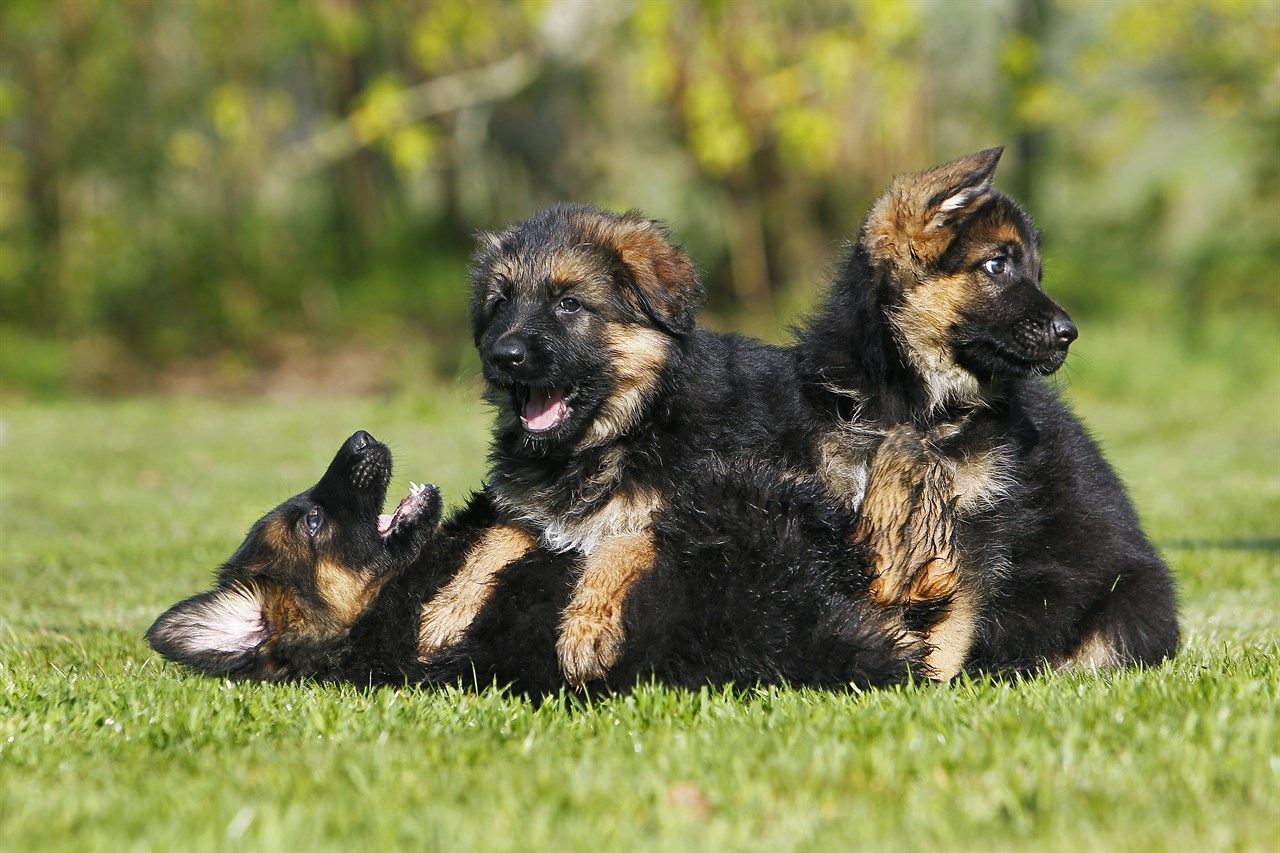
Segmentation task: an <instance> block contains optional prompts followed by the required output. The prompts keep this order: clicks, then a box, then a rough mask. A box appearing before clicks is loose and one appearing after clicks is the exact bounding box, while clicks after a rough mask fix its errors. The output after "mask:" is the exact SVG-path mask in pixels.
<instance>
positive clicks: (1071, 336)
mask: <svg viewBox="0 0 1280 853" xmlns="http://www.w3.org/2000/svg"><path fill="white" fill-rule="evenodd" d="M1049 336H1050V337H1051V338H1052V339H1053V343H1054V345H1055V346H1059V347H1062V348H1063V349H1066V348H1067V347H1069V346H1071V342H1072V341H1074V340H1075V339H1076V338H1077V337H1079V336H1080V333H1079V332H1078V331H1076V324H1075V323H1073V322H1071V318H1070V317H1068V316H1067V315H1066V314H1063V313H1059V314H1058V316H1056V317H1054V318H1053V323H1052V325H1051V326H1050V328H1049Z"/></svg>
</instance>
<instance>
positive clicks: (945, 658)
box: [924, 586, 978, 681]
mask: <svg viewBox="0 0 1280 853" xmlns="http://www.w3.org/2000/svg"><path fill="white" fill-rule="evenodd" d="M977 630H978V602H977V601H976V600H975V596H974V594H973V592H972V590H970V589H969V588H968V587H965V586H957V587H955V588H954V589H953V591H952V594H951V604H950V605H949V607H948V609H947V615H946V616H945V617H944V618H943V620H942V621H941V622H939V623H938V624H937V625H936V626H935V627H934V629H933V630H932V631H930V632H929V646H930V650H929V653H928V654H927V655H925V658H924V663H925V666H927V667H928V668H929V673H930V675H932V677H933V678H934V679H935V680H937V681H950V680H951V679H953V678H955V677H956V676H957V675H959V674H960V671H961V670H962V669H964V662H965V661H966V660H968V658H969V650H970V649H971V648H972V647H973V635H974V634H975V633H976V632H977Z"/></svg>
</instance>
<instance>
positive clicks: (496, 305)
mask: <svg viewBox="0 0 1280 853" xmlns="http://www.w3.org/2000/svg"><path fill="white" fill-rule="evenodd" d="M510 301H511V300H510V299H508V298H507V297H505V296H499V297H498V298H497V299H495V300H493V310H494V313H497V312H498V311H501V310H502V309H503V308H506V307H507V303H508V302H510Z"/></svg>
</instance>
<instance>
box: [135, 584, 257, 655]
mask: <svg viewBox="0 0 1280 853" xmlns="http://www.w3.org/2000/svg"><path fill="white" fill-rule="evenodd" d="M270 636H271V624H270V622H268V620H267V613H266V607H265V602H264V600H263V595H262V592H261V590H259V589H258V587H256V586H253V585H249V584H239V583H235V584H227V585H223V586H220V587H218V588H217V589H213V590H210V591H209V592H204V593H201V594H200V595H197V596H194V597H192V598H188V599H187V600H186V601H183V602H180V603H178V604H175V605H174V606H173V607H171V608H169V610H168V611H166V612H165V613H164V615H163V616H161V617H160V618H159V619H157V620H156V621H155V624H154V625H152V626H151V628H150V630H148V631H147V642H149V643H150V644H151V647H152V648H153V649H155V650H156V651H157V652H159V653H160V654H162V655H164V656H165V657H166V658H168V659H169V660H172V661H177V662H178V663H181V664H185V665H186V666H189V667H191V668H192V669H195V670H198V671H200V672H203V673H206V674H208V675H224V674H226V673H228V672H233V671H235V670H238V669H242V668H243V667H244V666H245V665H246V664H248V663H249V662H250V661H251V660H252V658H253V656H254V654H255V653H256V652H257V651H258V649H259V648H260V647H261V646H262V644H263V643H264V642H266V640H267V638H269V637H270Z"/></svg>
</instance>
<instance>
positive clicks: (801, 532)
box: [148, 438, 923, 696]
mask: <svg viewBox="0 0 1280 853" xmlns="http://www.w3.org/2000/svg"><path fill="white" fill-rule="evenodd" d="M353 441H355V439H354V438H353ZM350 446H351V442H348V444H347V445H344V448H343V449H342V450H341V451H339V454H338V457H337V459H335V462H334V465H333V466H331V469H330V473H329V474H326V477H325V479H324V480H322V484H323V488H320V487H317V488H316V489H312V490H309V491H308V492H304V493H303V494H302V495H299V496H298V497H296V498H291V499H290V500H289V501H286V502H285V503H284V504H283V505H281V507H279V508H277V509H276V510H273V511H272V512H271V513H269V514H268V515H267V516H266V518H264V519H263V521H262V522H260V523H259V524H257V525H255V526H254V528H253V530H252V531H251V532H250V534H249V537H248V538H247V539H246V541H245V543H244V545H242V546H241V548H240V549H239V550H238V551H237V555H239V554H243V553H246V552H253V553H255V554H264V553H265V554H268V556H269V559H268V560H267V563H266V564H261V563H258V562H257V561H255V562H254V563H253V565H254V566H259V565H269V564H272V563H274V562H276V561H278V558H279V556H280V555H279V552H280V551H281V548H280V545H281V542H280V540H279V538H278V537H268V536H267V535H266V533H265V531H266V526H267V523H268V522H269V521H270V520H271V519H273V518H277V517H279V516H280V515H281V514H285V515H288V516H290V517H292V515H293V514H294V511H295V508H298V507H305V508H306V509H307V510H308V511H309V510H310V509H312V508H315V507H319V508H320V510H321V511H322V512H323V513H324V514H325V516H326V518H338V517H349V518H352V519H355V518H359V519H361V520H362V524H354V523H352V524H346V523H344V524H342V525H332V526H331V527H330V531H331V539H330V540H329V541H328V543H327V545H326V548H324V549H321V550H307V549H302V550H299V551H298V552H297V556H295V557H294V558H292V559H290V561H289V562H290V565H291V568H290V571H289V573H288V574H287V575H282V576H280V577H278V578H273V579H272V583H273V584H275V585H276V587H277V589H276V590H275V595H276V596H277V598H279V597H283V598H285V599H288V600H291V601H292V600H294V599H297V598H301V597H306V596H310V595H312V594H313V593H314V590H315V588H316V579H315V569H316V566H317V562H312V563H311V564H310V565H309V566H308V563H307V560H306V558H305V555H306V554H308V553H309V554H311V555H312V556H313V557H314V558H315V560H316V561H318V560H319V559H320V558H321V557H327V556H329V555H330V554H332V553H341V554H345V555H347V556H348V557H350V558H351V559H353V560H355V561H356V563H354V564H349V565H345V568H346V569H347V570H348V571H349V572H350V574H351V576H352V577H355V578H363V579H367V580H369V581H370V582H372V581H373V580H374V579H382V580H384V581H385V582H384V583H380V585H379V586H378V587H377V589H376V590H375V594H374V595H373V596H372V597H371V598H370V599H369V602H368V604H367V606H366V607H365V608H364V609H363V610H362V611H361V612H360V613H359V614H358V615H357V616H356V617H354V618H353V619H352V620H351V621H350V622H349V624H347V625H345V626H334V625H332V624H331V622H326V623H325V625H324V626H323V629H321V630H318V629H317V626H316V625H314V624H312V622H311V619H310V618H309V617H310V616H311V614H312V613H313V612H314V611H305V612H301V611H300V612H299V616H298V618H296V619H293V620H279V621H278V622H277V621H276V620H275V619H274V617H273V616H272V613H273V607H275V606H276V604H275V603H274V602H275V599H272V598H271V597H270V596H265V595H264V596H262V597H260V599H259V600H260V601H261V604H262V622H263V623H264V624H266V623H273V624H271V625H270V628H269V630H268V631H266V632H265V634H266V636H265V637H262V636H259V633H257V632H254V631H252V630H249V629H248V628H247V625H248V622H249V621H251V620H245V619H244V618H242V615H243V614H234V615H233V614H230V613H229V612H228V611H227V610H225V609H221V608H214V607H210V606H209V605H210V601H211V600H212V599H214V598H216V597H217V596H219V595H223V594H225V593H227V592H228V591H229V590H234V589H236V588H239V587H240V586H243V585H245V584H256V583H258V582H259V581H260V580H261V575H262V572H261V571H260V570H258V569H255V568H251V567H250V565H249V564H246V563H242V562H239V561H237V559H236V558H233V559H232V561H229V562H228V564H227V565H226V566H225V567H224V568H223V570H222V571H221V573H220V575H219V579H218V585H217V586H216V587H215V589H213V590H211V591H210V592H207V593H202V594H200V595H198V596H195V597H193V598H192V599H189V600H188V601H186V602H183V603H181V604H179V605H177V606H176V607H175V608H172V609H171V610H170V611H168V612H167V613H165V614H164V615H163V616H161V617H160V618H159V619H158V620H157V621H156V624H155V625H154V626H152V628H151V630H150V631H149V632H148V639H149V640H151V642H152V644H153V645H154V646H155V648H156V650H157V651H159V652H160V653H161V654H163V655H164V656H165V657H168V658H171V659H173V660H176V661H179V662H180V663H183V664H186V665H189V666H193V667H194V668H196V669H199V670H201V671H205V672H209V673H215V674H220V675H233V676H239V677H249V678H270V679H295V678H313V679H317V680H337V681H345V682H351V683H355V684H359V685H372V684H384V683H391V684H399V683H405V682H410V683H423V684H432V683H437V684H439V683H457V682H462V683H465V684H474V685H477V686H480V687H484V686H487V685H489V684H494V683H496V684H500V685H510V686H511V687H512V689H514V690H517V691H520V692H523V693H528V694H532V695H539V696H540V695H545V694H549V693H555V692H557V691H559V690H562V689H564V688H565V687H566V683H565V681H564V678H563V676H562V675H561V673H560V669H559V666H558V664H557V660H556V650H555V642H556V627H557V624H558V621H559V616H560V612H561V611H562V609H563V608H564V605H565V603H566V601H567V599H568V596H569V594H570V590H571V588H572V584H573V579H574V574H575V571H576V570H577V560H576V558H575V557H574V556H573V555H570V554H557V553H554V552H551V551H549V550H546V549H537V550H535V551H533V552H532V553H530V554H529V555H528V556H526V557H524V558H523V559H522V560H520V561H519V562H518V563H517V564H515V565H512V566H510V567H508V570H507V571H505V572H503V573H502V574H501V575H500V576H499V577H498V579H497V587H496V589H495V590H494V591H493V594H492V595H491V596H490V597H489V599H488V601H487V603H486V605H485V608H484V610H483V611H482V613H481V615H480V617H479V618H477V619H476V620H475V621H474V622H473V623H472V625H471V626H470V628H469V629H468V631H467V633H466V636H465V637H464V638H463V640H462V641H461V642H459V643H457V644H455V645H453V646H451V647H450V648H449V649H447V650H445V651H444V652H442V653H440V654H438V655H436V656H435V657H433V658H432V659H431V660H430V661H428V662H426V663H424V662H423V661H421V660H420V659H419V657H418V654H417V648H416V644H415V637H416V636H417V621H418V614H419V610H420V608H421V605H422V603H423V602H424V601H425V600H427V599H429V598H430V597H431V596H432V595H433V594H434V593H435V592H436V590H437V589H438V588H439V586H440V585H441V584H442V583H443V582H444V581H446V580H447V579H448V577H449V575H450V574H451V573H452V571H453V569H454V568H455V567H456V566H457V565H459V563H460V562H461V560H462V558H463V555H464V554H465V553H466V552H467V551H468V549H469V548H470V547H472V545H473V544H474V543H475V541H476V538H477V536H479V535H480V534H481V533H482V532H483V531H484V530H485V529H487V528H489V527H490V526H491V525H492V524H494V523H495V521H496V518H497V515H496V512H495V510H494V508H493V506H492V505H491V503H490V502H489V501H488V499H487V498H486V497H485V496H484V495H477V496H475V497H473V499H472V501H471V502H470V503H469V504H468V506H467V507H465V508H464V509H462V510H460V511H458V512H457V513H455V514H454V515H453V516H452V517H451V518H450V519H449V520H448V521H446V522H445V523H444V524H443V525H442V526H440V527H439V528H438V529H437V519H438V508H439V505H438V502H437V501H436V500H435V499H434V495H433V498H432V500H431V501H430V502H429V503H428V504H426V505H423V506H418V507H414V508H412V511H410V512H402V513H401V514H400V516H399V517H398V518H397V520H396V523H395V528H394V533H393V534H392V535H395V536H399V537H402V538H401V540H400V541H402V542H404V543H406V544H405V545H402V546H397V548H395V549H391V548H381V547H374V548H370V547H369V545H368V543H369V542H371V541H372V542H381V541H383V540H385V539H386V538H387V537H384V536H380V535H379V534H378V532H377V529H376V525H377V518H376V515H377V512H376V509H374V510H373V512H372V514H370V512H369V507H370V506H371V503H370V497H371V495H372V494H373V492H377V494H379V495H384V494H385V489H386V482H387V480H386V477H385V476H382V477H381V478H380V479H379V480H377V481H375V484H374V486H373V487H372V488H370V487H368V486H363V487H362V486H360V485H358V480H357V478H355V477H345V478H344V477H339V476H335V474H334V472H335V470H336V471H338V472H339V473H342V474H344V475H345V472H347V471H350V470H351V465H350V464H349V462H350V456H351V451H350ZM361 453H362V454H363V455H365V456H370V455H376V456H378V457H379V458H383V457H385V458H386V460H387V463H388V464H387V465H386V466H385V468H384V470H385V471H386V472H387V473H389V459H390V457H389V451H387V450H386V448H385V447H384V446H382V445H377V444H364V445H362V447H361ZM694 473H697V474H698V476H697V477H696V478H693V479H691V483H690V488H689V489H687V490H684V491H682V492H681V494H680V496H679V497H678V498H677V499H676V500H675V501H673V503H672V504H671V506H670V507H669V508H668V509H667V510H666V511H665V512H664V513H663V515H662V517H661V518H660V519H659V521H658V522H657V523H656V525H655V531H656V541H657V543H658V547H657V552H658V558H657V560H656V562H655V566H654V569H653V571H652V572H651V573H649V575H648V576H647V577H646V578H645V579H644V581H643V582H642V583H641V584H638V585H637V586H636V587H635V588H634V589H633V592H632V601H631V602H629V606H628V615H627V620H628V623H627V624H628V634H629V636H630V637H631V638H633V639H632V641H630V642H629V643H628V646H627V649H626V652H625V654H624V656H623V658H622V660H621V661H620V662H619V664H618V666H617V667H615V668H614V670H613V671H611V673H610V674H609V677H608V680H607V682H601V683H599V684H598V685H595V686H596V687H598V688H601V689H608V688H617V687H629V686H631V685H633V684H634V683H636V681H638V680H649V679H655V680H657V681H659V682H661V683H666V684H672V685H681V686H689V687H696V686H699V685H703V684H736V685H739V686H750V685H752V684H758V683H763V684H781V683H790V684H799V685H814V686H821V687H828V688H850V687H854V688H861V687H867V686H875V685H886V684H895V683H902V682H905V681H907V680H909V679H910V678H912V677H913V673H914V672H916V671H917V668H918V665H919V660H920V657H921V653H922V650H923V645H922V644H921V643H920V642H919V641H918V640H917V639H914V638H913V637H911V636H908V635H907V634H906V633H905V632H904V631H903V630H902V628H901V625H902V624H903V614H900V613H897V612H895V611H894V610H893V609H891V608H884V607H879V606H876V605H874V604H873V603H872V602H870V600H869V599H868V597H867V595H866V592H867V587H868V578H867V577H866V575H865V573H864V571H863V570H864V566H865V561H864V556H865V555H864V549H863V547H862V546H861V545H859V544H856V543H854V542H853V541H852V540H851V538H850V536H849V533H850V531H849V530H848V522H847V515H846V514H845V513H844V511H843V510H842V508H841V507H840V506H839V505H838V504H835V503H834V502H832V501H831V500H830V499H829V498H828V497H826V496H825V494H824V493H823V492H822V491H821V489H819V488H818V487H816V486H814V485H811V484H808V483H806V482H804V481H797V480H795V479H794V478H784V477H783V476H781V472H778V471H776V470H773V469H770V468H767V467H756V468H755V469H753V470H751V471H745V472H744V471H741V470H739V471H736V472H733V473H732V474H731V475H727V474H726V472H724V471H722V470H720V469H718V468H716V467H714V466H705V467H704V468H702V469H701V470H699V471H697V472H694ZM344 484H345V488H343V486H344ZM378 485H380V486H381V488H380V489H379V488H377V486H378ZM379 503H380V501H379ZM710 507H714V508H715V509H716V512H715V513H710V512H708V508H710ZM726 522H727V523H726ZM288 529H290V530H292V531H294V532H295V533H297V536H298V542H303V541H305V540H308V539H309V538H310V536H309V534H306V533H305V531H304V530H303V529H302V528H300V527H298V526H297V525H292V526H290V527H289V528H288ZM348 540H349V541H348ZM294 544H296V543H294V542H292V541H291V542H289V543H286V547H285V548H284V550H285V551H286V552H289V553H291V554H292V553H293V547H292V546H293V545H294ZM344 544H345V545H349V546H350V547H346V548H344V547H343V546H344ZM330 545H331V546H332V549H330V548H329V547H328V546H330ZM390 554H394V555H395V558H394V559H390V558H389V556H388V555H390ZM308 568H310V569H311V572H310V574H308V571H307V569H308ZM178 614H181V616H179V615H178ZM237 632H240V635H239V637H238V639H239V640H240V642H237V643H236V644H235V645H237V646H238V648H239V651H238V659H237V661H236V662H235V665H234V666H227V665H224V664H225V663H226V661H225V660H224V652H223V651H222V649H221V648H210V647H209V645H208V643H206V642H205V640H206V639H207V638H209V637H211V636H216V637H219V638H225V639H231V638H237V636H238V633H237Z"/></svg>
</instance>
